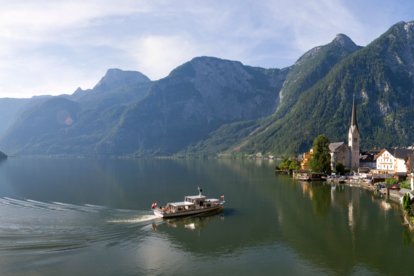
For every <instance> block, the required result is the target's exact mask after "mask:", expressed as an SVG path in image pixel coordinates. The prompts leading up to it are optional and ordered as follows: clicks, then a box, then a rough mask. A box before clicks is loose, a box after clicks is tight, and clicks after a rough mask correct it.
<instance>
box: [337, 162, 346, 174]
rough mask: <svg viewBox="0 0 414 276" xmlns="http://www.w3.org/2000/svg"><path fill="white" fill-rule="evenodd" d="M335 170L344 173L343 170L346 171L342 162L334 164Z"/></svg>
mask: <svg viewBox="0 0 414 276" xmlns="http://www.w3.org/2000/svg"><path fill="white" fill-rule="evenodd" d="M335 172H336V173H337V174H345V172H346V169H345V166H344V165H343V164H342V163H338V164H336V166H335Z"/></svg>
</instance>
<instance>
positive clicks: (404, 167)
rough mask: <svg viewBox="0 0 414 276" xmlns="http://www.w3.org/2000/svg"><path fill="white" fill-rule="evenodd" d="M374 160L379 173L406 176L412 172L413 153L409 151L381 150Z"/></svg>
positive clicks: (413, 163)
mask: <svg viewBox="0 0 414 276" xmlns="http://www.w3.org/2000/svg"><path fill="white" fill-rule="evenodd" d="M375 158H376V162H377V170H378V171H380V172H383V173H387V174H407V173H410V172H412V171H413V165H414V162H413V161H414V151H413V150H411V149H398V148H397V149H383V150H381V151H380V152H379V153H378V154H377V155H376V156H375Z"/></svg>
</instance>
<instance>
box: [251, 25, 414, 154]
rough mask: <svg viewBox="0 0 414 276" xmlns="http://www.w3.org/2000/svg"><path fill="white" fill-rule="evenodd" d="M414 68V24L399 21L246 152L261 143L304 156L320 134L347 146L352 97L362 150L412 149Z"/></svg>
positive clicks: (329, 75)
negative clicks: (355, 108) (342, 142)
mask: <svg viewBox="0 0 414 276" xmlns="http://www.w3.org/2000/svg"><path fill="white" fill-rule="evenodd" d="M413 69H414V22H408V23H405V22H400V23H398V24H396V25H394V26H392V27H391V28H390V29H389V30H388V31H387V32H386V33H384V34H383V35H382V36H380V37H379V38H378V39H376V40H375V41H373V42H372V43H370V44H369V45H367V46H366V47H364V48H361V49H359V50H357V51H355V52H354V53H353V54H351V55H349V56H347V57H346V58H343V59H342V60H341V61H340V62H338V63H337V64H336V65H335V66H334V67H332V69H331V70H329V72H328V73H327V74H326V75H325V76H324V77H323V78H322V79H320V80H319V81H318V82H317V83H316V84H314V85H313V86H312V87H309V88H308V89H306V90H305V91H303V92H302V93H300V95H299V96H297V97H296V100H295V101H294V102H295V103H294V104H293V105H292V106H291V108H289V110H288V112H286V115H285V116H283V118H281V119H280V120H276V121H274V122H272V123H271V124H270V125H269V126H267V128H266V129H265V130H263V131H262V132H260V133H256V134H255V135H254V136H253V137H249V139H248V141H245V147H244V148H243V150H245V151H254V150H255V148H256V145H257V144H261V145H263V147H264V148H265V151H269V152H279V153H280V152H285V153H289V152H290V153H292V152H303V151H305V150H308V149H309V148H310V146H311V142H312V139H313V138H314V137H316V136H317V135H318V134H320V133H324V134H326V135H327V136H328V137H329V138H330V139H331V140H332V141H346V135H347V129H348V127H349V120H350V118H351V106H352V97H353V95H355V99H356V103H357V113H358V121H359V128H360V131H361V146H362V148H365V149H370V148H373V147H386V146H408V145H411V144H412V143H413V141H414V130H413V129H412V128H411V127H410V125H411V123H412V122H413V120H414V109H413V108H412V106H413V105H414V87H413V85H414V75H413V73H414V70H413ZM298 94H299V93H298ZM281 105H282V103H281Z"/></svg>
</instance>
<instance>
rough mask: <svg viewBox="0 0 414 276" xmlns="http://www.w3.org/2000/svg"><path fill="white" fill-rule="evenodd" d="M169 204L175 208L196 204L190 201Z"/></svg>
mask: <svg viewBox="0 0 414 276" xmlns="http://www.w3.org/2000/svg"><path fill="white" fill-rule="evenodd" d="M168 204H169V205H171V206H175V207H178V206H189V205H194V203H192V202H188V201H179V202H170V203H168Z"/></svg>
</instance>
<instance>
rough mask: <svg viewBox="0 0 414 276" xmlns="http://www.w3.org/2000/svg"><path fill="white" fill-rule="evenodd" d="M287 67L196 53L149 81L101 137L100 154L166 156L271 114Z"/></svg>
mask: <svg viewBox="0 0 414 276" xmlns="http://www.w3.org/2000/svg"><path fill="white" fill-rule="evenodd" d="M287 72H288V70H279V69H262V68H255V67H250V66H244V65H243V64H242V63H240V62H234V61H228V60H222V59H218V58H211V57H199V58H195V59H193V60H191V61H190V62H187V63H185V64H183V65H181V66H179V67H178V68H176V69H175V70H173V71H172V72H171V73H170V75H169V76H167V77H166V78H164V79H162V80H160V81H158V82H156V83H154V85H153V86H152V87H151V89H150V91H149V94H148V96H147V97H146V98H145V99H143V100H142V101H140V102H138V103H137V104H135V105H133V106H131V107H130V108H129V109H128V110H127V111H126V112H125V113H124V114H123V116H122V118H121V121H120V123H119V124H118V126H117V127H116V129H115V130H114V131H113V132H112V133H111V135H110V136H108V137H107V138H106V139H105V140H104V141H102V143H101V145H100V147H101V150H102V151H103V152H105V153H115V154H116V155H119V154H120V155H124V154H130V153H133V154H136V155H142V154H157V155H169V154H173V153H175V152H177V151H180V150H183V149H185V148H187V147H188V146H190V145H192V144H194V143H197V142H198V141H200V140H203V139H205V138H206V137H207V135H208V134H209V133H210V132H212V131H214V130H216V129H217V128H218V127H220V126H221V125H223V124H225V123H230V122H236V121H243V120H252V119H258V118H261V117H264V116H267V115H269V114H272V113H273V112H274V110H275V109H276V107H277V105H278V91H279V90H280V88H281V85H282V83H283V81H284V79H285V76H286V73H287Z"/></svg>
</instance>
